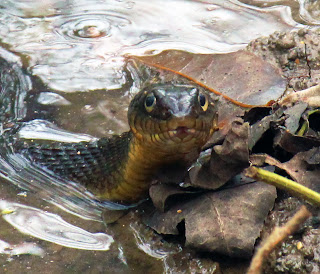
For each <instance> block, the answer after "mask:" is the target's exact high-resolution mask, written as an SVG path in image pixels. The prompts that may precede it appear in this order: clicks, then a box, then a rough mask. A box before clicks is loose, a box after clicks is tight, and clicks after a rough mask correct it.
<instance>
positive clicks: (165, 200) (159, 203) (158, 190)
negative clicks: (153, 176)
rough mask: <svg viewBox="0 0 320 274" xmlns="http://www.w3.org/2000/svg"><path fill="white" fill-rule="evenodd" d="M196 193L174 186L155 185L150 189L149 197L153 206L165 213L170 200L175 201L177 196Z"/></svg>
mask: <svg viewBox="0 0 320 274" xmlns="http://www.w3.org/2000/svg"><path fill="white" fill-rule="evenodd" d="M194 193H195V192H194V191H188V190H186V189H183V188H180V187H179V186H178V185H173V184H162V183H159V184H154V185H151V187H150V188H149V195H150V198H151V199H152V203H153V205H154V206H155V207H156V208H157V209H158V210H160V211H161V212H164V211H165V210H166V209H167V208H168V207H169V206H170V205H169V203H170V198H171V199H174V198H176V197H177V196H182V195H188V194H194Z"/></svg>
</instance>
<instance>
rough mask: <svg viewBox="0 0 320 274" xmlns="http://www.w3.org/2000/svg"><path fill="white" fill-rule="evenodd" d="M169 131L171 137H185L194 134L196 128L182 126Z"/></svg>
mask: <svg viewBox="0 0 320 274" xmlns="http://www.w3.org/2000/svg"><path fill="white" fill-rule="evenodd" d="M168 133H169V136H170V137H178V138H179V139H184V138H186V137H187V136H189V135H194V134H195V133H196V129H194V128H188V127H185V126H180V127H177V128H176V129H173V130H169V131H168Z"/></svg>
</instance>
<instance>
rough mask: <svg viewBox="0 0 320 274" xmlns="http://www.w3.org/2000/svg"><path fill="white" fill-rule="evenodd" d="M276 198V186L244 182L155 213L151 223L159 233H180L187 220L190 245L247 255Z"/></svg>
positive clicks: (228, 253)
mask: <svg viewBox="0 0 320 274" xmlns="http://www.w3.org/2000/svg"><path fill="white" fill-rule="evenodd" d="M275 198H276V190H275V188H274V187H273V186H270V185H267V184H264V183H253V184H248V185H242V186H239V187H234V188H231V189H225V190H222V191H217V192H208V193H206V194H203V195H200V196H199V197H197V198H195V199H192V200H188V201H186V202H178V203H177V204H176V205H175V206H173V207H171V208H170V210H169V211H167V212H165V213H161V212H159V211H157V212H155V213H154V215H153V216H152V217H151V218H150V219H149V220H148V222H147V223H148V224H149V225H150V226H151V227H152V228H153V229H155V230H156V231H157V232H158V233H162V234H174V235H177V234H178V233H179V231H178V228H177V225H178V224H179V223H181V222H182V221H183V220H184V221H185V237H186V245H187V246H192V247H194V248H196V249H200V250H202V251H209V252H216V253H220V254H224V255H228V256H232V257H242V258H246V257H250V256H251V255H252V251H253V248H254V244H255V241H256V239H257V237H259V235H260V231H261V229H262V227H263V222H264V219H265V218H266V216H267V214H268V212H269V210H271V208H272V207H273V203H274V200H275ZM178 210H180V212H181V213H178Z"/></svg>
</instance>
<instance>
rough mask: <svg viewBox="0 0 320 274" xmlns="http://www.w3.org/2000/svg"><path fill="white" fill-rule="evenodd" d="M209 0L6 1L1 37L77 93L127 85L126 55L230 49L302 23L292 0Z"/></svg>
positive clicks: (55, 84)
mask: <svg viewBox="0 0 320 274" xmlns="http://www.w3.org/2000/svg"><path fill="white" fill-rule="evenodd" d="M210 2H211V3H207V2H202V1H179V0H172V1H162V0H154V1H148V0H136V1H99V0H92V1H84V0H79V1H70V2H69V1H68V3H65V4H64V3H63V1H59V0H46V1H43V3H42V1H41V3H42V4H39V3H38V6H37V7H33V4H32V1H26V0H21V1H18V2H17V1H5V3H4V4H1V7H0V40H2V41H3V43H6V44H7V45H9V46H10V48H13V49H14V50H15V52H17V53H20V54H24V55H26V56H27V57H28V58H27V59H26V61H25V63H26V64H27V68H28V69H29V70H30V71H31V72H32V73H33V74H34V75H37V76H39V77H40V78H41V79H42V80H43V81H44V83H45V84H47V85H48V87H49V88H51V89H54V90H58V91H63V92H76V91H89V90H94V89H119V88H121V87H123V86H124V85H125V84H126V83H127V82H128V81H129V80H128V79H127V78H126V75H125V73H124V65H125V62H124V59H123V56H124V55H128V54H133V55H150V54H155V53H158V52H161V51H163V50H167V49H177V50H186V51H189V52H194V53H226V52H232V51H236V50H238V49H241V48H243V47H245V46H246V45H247V43H248V42H249V41H250V40H252V39H255V38H257V37H259V36H263V35H269V34H271V33H273V32H274V31H286V30H292V29H294V28H299V27H302V26H303V25H301V24H299V23H297V22H295V21H294V20H293V18H292V16H291V9H290V7H287V6H276V5H275V6H269V7H267V8H260V7H254V6H250V5H245V4H242V3H240V2H239V1H236V0H228V1H223V3H222V2H221V1H218V0H213V1H210ZM36 8H38V9H37V10H36ZM48 10H49V11H50V12H49V13H48V12H47V11H48ZM41 12H42V13H43V14H41ZM19 16H20V17H19ZM32 16H33V17H32ZM35 34H36V35H35Z"/></svg>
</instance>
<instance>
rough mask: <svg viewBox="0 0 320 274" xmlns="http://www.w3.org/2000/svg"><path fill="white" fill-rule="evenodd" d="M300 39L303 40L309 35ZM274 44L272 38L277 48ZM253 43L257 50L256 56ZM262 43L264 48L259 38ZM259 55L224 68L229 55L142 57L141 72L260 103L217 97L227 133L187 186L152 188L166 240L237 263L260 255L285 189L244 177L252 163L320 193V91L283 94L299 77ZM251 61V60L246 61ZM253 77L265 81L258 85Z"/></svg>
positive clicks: (236, 58) (153, 221) (152, 219)
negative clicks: (257, 250)
mask: <svg viewBox="0 0 320 274" xmlns="http://www.w3.org/2000/svg"><path fill="white" fill-rule="evenodd" d="M295 35H296V36H298V37H299V39H300V40H301V39H303V38H304V37H305V36H303V35H307V33H302V34H301V33H300V34H295ZM282 37H283V36H282ZM274 40H275V38H274V37H273V36H271V37H270V39H269V41H270V44H272V43H273V41H274ZM295 41H296V42H297V43H298V42H299V41H298V39H296V40H295ZM253 43H254V42H252V43H251V44H250V45H249V47H248V49H249V51H253ZM256 43H257V44H258V45H260V44H259V43H262V42H261V41H260V40H259V39H258V40H257V42H256ZM263 43H265V41H263ZM299 46H300V45H299ZM299 46H297V47H299ZM270 47H271V45H270ZM257 48H258V47H257ZM278 49H279V51H280V52H281V51H283V52H284V51H285V50H288V49H284V48H281V47H279V48H278ZM291 50H292V48H291ZM242 55H243V56H242ZM259 55H260V52H258V53H257V54H256V53H254V54H252V53H250V54H248V53H247V52H246V51H240V52H237V53H234V54H231V55H230V56H231V57H230V56H227V57H225V58H226V60H227V61H226V62H224V61H223V56H208V55H196V54H190V53H185V52H181V51H167V52H163V53H161V54H159V55H157V56H149V57H139V58H136V57H135V58H134V62H135V66H136V67H139V66H140V68H141V67H144V69H145V68H146V67H147V68H148V70H150V71H152V70H155V71H157V73H158V75H159V74H160V75H162V77H168V75H169V74H172V75H171V76H169V78H170V77H171V78H179V79H181V78H183V75H184V74H186V75H187V76H188V77H186V78H187V79H184V80H183V81H185V82H193V81H192V78H195V81H194V82H195V83H197V82H198V81H200V82H202V83H205V85H207V86H209V87H212V88H214V89H217V90H219V91H223V93H224V94H226V95H227V96H230V97H232V96H235V95H234V94H233V93H232V92H234V91H235V90H236V92H237V95H236V96H235V99H237V100H240V101H241V103H244V104H256V105H257V107H251V108H248V107H241V105H240V104H241V103H240V104H239V105H234V104H233V103H231V102H230V101H228V100H226V99H225V98H221V96H219V95H215V94H212V97H213V98H214V99H215V100H216V103H217V104H218V111H219V128H220V130H219V131H218V132H216V133H215V134H214V136H213V137H212V140H211V141H209V143H208V144H207V145H206V146H205V149H206V153H205V155H204V157H203V159H202V160H201V159H200V160H199V162H198V163H196V164H195V165H193V166H192V168H190V171H189V174H188V175H187V177H186V178H185V181H184V182H185V185H184V187H180V186H181V184H180V185H178V184H176V185H173V184H170V185H168V184H166V183H163V182H161V181H155V182H154V184H153V185H152V187H151V188H150V196H151V198H152V201H153V202H154V204H155V206H156V208H157V209H154V211H153V212H152V213H151V214H150V215H149V216H148V217H147V218H145V222H146V223H147V224H148V225H149V226H150V227H152V228H153V229H155V230H156V231H157V232H158V233H161V234H169V235H171V234H172V235H177V234H181V233H182V234H183V235H184V236H185V245H186V246H191V247H193V248H196V249H197V250H199V251H209V252H215V253H219V254H223V255H228V256H231V257H243V258H248V257H250V256H252V252H253V250H254V246H255V243H256V240H257V239H258V238H259V237H260V235H261V233H262V232H261V231H263V230H264V229H266V228H265V225H264V222H265V220H266V219H267V216H268V214H269V212H270V210H272V208H273V207H274V201H275V199H276V197H277V191H276V189H275V188H274V187H273V186H270V185H266V184H264V183H259V182H252V180H251V181H249V182H248V181H246V180H245V179H247V178H245V177H244V176H243V175H241V173H242V171H243V170H244V169H245V168H246V167H248V166H249V165H250V164H257V165H260V166H264V167H268V166H269V167H270V166H275V167H276V169H275V172H276V173H280V174H282V175H285V176H288V177H289V178H291V179H293V180H295V181H297V182H298V183H300V184H303V185H305V186H307V187H310V188H312V189H314V190H316V191H319V185H320V184H319V180H320V179H319V178H320V176H319V175H320V173H319V172H320V163H319V158H320V156H319V155H320V153H319V144H320V139H319V126H318V124H317V122H315V121H316V120H317V119H318V113H319V112H318V111H317V110H316V109H317V108H318V107H320V104H319V102H318V98H319V95H320V92H319V91H320V88H319V87H317V86H316V87H314V88H310V89H307V90H303V91H301V93H299V92H296V93H292V94H295V95H290V94H289V95H287V96H283V94H284V93H285V90H286V85H287V84H288V81H287V80H288V79H285V78H286V76H287V74H288V73H289V72H291V75H290V76H291V77H292V75H293V73H292V71H290V69H288V68H287V67H285V68H283V67H281V66H279V64H278V63H275V60H276V58H274V59H272V58H271V59H269V60H265V59H268V58H264V57H259ZM229 57H230V58H231V59H228V58H229ZM246 59H247V60H250V61H248V63H246V61H245V60H246ZM217 60H220V61H221V62H220V61H217ZM230 60H232V62H230ZM282 61H283V60H282ZM289 61H290V60H289ZM289 61H288V62H289ZM238 62H239V64H238ZM230 63H232V65H230ZM252 63H254V64H255V65H256V68H255V69H253V70H251V71H250V70H249V69H248V66H249V65H248V64H252ZM301 64H303V62H301V63H299V64H296V65H299V66H301ZM244 65H247V69H244ZM159 66H161V67H159ZM230 66H232V67H230ZM237 66H238V67H237ZM163 67H164V69H163ZM253 67H254V66H253ZM166 68H168V69H166ZM294 69H295V70H296V71H298V68H294ZM173 71H177V73H174V72H173ZM238 72H239V74H238V75H237V73H238ZM153 75H156V73H154V74H153ZM181 75H182V76H181ZM230 75H231V77H229V76H230ZM253 75H254V77H255V79H260V80H261V81H260V82H259V81H258V80H256V81H253V80H251V78H252V77H253ZM266 75H267V76H266ZM227 76H228V77H227ZM149 77H150V76H149ZM243 82H244V83H243ZM291 82H292V81H291ZM291 82H289V83H291ZM304 82H305V81H304ZM310 82H312V80H310ZM261 83H262V84H261ZM294 83H295V84H296V83H298V82H297V81H295V82H294ZM312 83H314V82H312ZM260 84H261V85H262V87H263V88H261V85H260ZM311 85H312V84H311ZM305 86H307V87H308V84H306V85H305ZM305 86H303V87H305ZM237 87H238V88H237ZM290 88H291V86H289V89H290ZM239 90H241V92H239ZM257 91H259V92H257ZM275 91H276V92H275ZM228 92H230V93H228ZM312 116H313V117H312ZM305 125H306V130H305V131H303V132H302V129H303V127H304V126H305ZM299 132H300V133H299ZM301 132H302V134H301ZM239 178H241V179H239ZM186 186H187V188H186ZM278 194H279V193H278ZM287 195H288V194H286V195H284V194H283V192H282V191H281V192H280V196H279V197H278V199H277V200H280V201H282V200H283V199H286V197H288V196H287ZM181 227H182V229H181ZM262 235H263V234H262Z"/></svg>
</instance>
